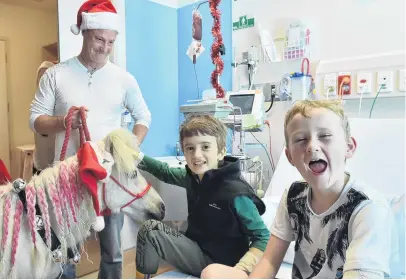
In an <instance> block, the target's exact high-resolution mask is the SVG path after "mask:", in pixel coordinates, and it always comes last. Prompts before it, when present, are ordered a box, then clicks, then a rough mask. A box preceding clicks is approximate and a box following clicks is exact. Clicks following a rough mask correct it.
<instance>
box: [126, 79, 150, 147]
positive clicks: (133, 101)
mask: <svg viewBox="0 0 406 280" xmlns="http://www.w3.org/2000/svg"><path fill="white" fill-rule="evenodd" d="M124 105H125V107H126V108H127V110H128V111H129V112H130V114H131V116H132V118H133V119H134V120H135V124H134V128H133V133H134V134H135V135H136V136H137V137H138V139H139V141H140V143H142V141H143V140H144V138H145V136H146V134H147V133H148V129H149V125H150V124H151V112H150V111H149V109H148V106H147V104H146V103H145V100H144V98H143V97H142V93H141V90H140V87H139V86H138V83H137V81H136V80H135V79H134V77H132V76H130V77H129V81H128V87H127V94H126V97H125V102H124Z"/></svg>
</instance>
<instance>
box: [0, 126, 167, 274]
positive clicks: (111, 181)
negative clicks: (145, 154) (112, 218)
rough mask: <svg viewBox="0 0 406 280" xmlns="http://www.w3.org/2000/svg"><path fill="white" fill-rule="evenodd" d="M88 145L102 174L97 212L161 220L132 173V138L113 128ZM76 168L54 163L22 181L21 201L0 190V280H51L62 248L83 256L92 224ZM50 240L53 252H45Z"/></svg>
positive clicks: (161, 211) (63, 257) (157, 201)
mask: <svg viewBox="0 0 406 280" xmlns="http://www.w3.org/2000/svg"><path fill="white" fill-rule="evenodd" d="M90 145H91V146H92V148H93V150H94V151H95V154H96V156H97V160H98V162H99V164H100V165H101V166H102V167H103V168H104V169H105V170H106V171H107V174H108V176H107V177H106V179H104V180H103V181H98V182H97V198H98V201H99V202H100V209H103V210H106V209H108V210H109V211H110V212H111V213H117V212H120V211H123V212H124V213H126V214H127V215H128V216H129V217H131V218H133V219H134V220H137V221H144V220H147V219H151V218H153V219H158V220H162V219H163V217H164V215H165V207H164V204H163V201H162V199H161V197H160V196H159V195H158V193H157V192H156V191H155V190H154V189H153V188H151V186H150V185H149V184H148V183H147V182H146V180H145V179H144V178H143V177H142V175H141V173H139V172H138V168H137V166H138V163H139V160H138V155H139V144H138V141H137V139H136V137H135V136H134V135H133V134H132V133H130V132H128V131H126V130H124V129H119V130H116V131H113V132H111V133H110V134H109V135H107V136H106V137H105V138H104V139H103V140H102V141H100V142H98V143H94V142H90ZM78 166H79V163H78V158H77V155H75V156H72V157H69V158H67V159H66V160H64V161H61V162H57V163H56V164H54V166H52V167H50V168H47V169H45V170H44V171H43V172H42V173H40V174H39V175H37V176H34V177H33V178H32V179H31V180H30V181H29V182H27V184H26V186H25V189H24V191H25V196H23V197H21V194H20V195H19V194H18V193H17V192H16V191H14V190H13V185H12V183H8V184H6V185H3V186H0V219H2V220H3V223H2V225H0V278H48V279H49V278H56V277H57V276H58V275H59V274H60V273H61V272H62V267H63V263H66V262H68V261H72V260H69V257H68V253H67V251H68V248H69V249H70V251H71V252H73V253H74V254H75V256H76V257H77V256H79V255H78V254H80V253H83V243H84V242H85V241H86V238H87V237H88V236H89V235H90V231H91V228H92V225H94V222H95V220H97V219H96V212H95V208H94V205H93V201H92V196H91V194H90V193H89V191H88V189H87V188H86V187H85V186H84V185H83V184H82V183H81V181H80V179H79V176H78ZM24 200H25V201H24ZM36 208H37V209H39V210H40V215H38V211H37V212H36ZM36 213H37V214H36ZM40 231H42V232H43V234H42V235H40V234H39V232H40ZM55 236H56V237H57V240H58V241H59V242H58V243H57V244H59V247H58V248H57V250H54V251H51V249H50V248H51V247H52V244H53V243H52V242H53V239H52V238H53V237H55ZM58 253H59V254H58ZM84 253H86V252H84ZM76 261H77V260H76Z"/></svg>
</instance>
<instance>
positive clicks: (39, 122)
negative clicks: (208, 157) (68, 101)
mask: <svg viewBox="0 0 406 280" xmlns="http://www.w3.org/2000/svg"><path fill="white" fill-rule="evenodd" d="M64 130H65V126H64V117H63V116H55V117H54V116H47V115H39V116H38V117H37V118H36V119H35V121H34V131H36V132H37V133H39V134H44V135H48V134H52V133H57V132H60V131H64Z"/></svg>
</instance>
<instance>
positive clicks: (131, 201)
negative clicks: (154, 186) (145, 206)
mask: <svg viewBox="0 0 406 280" xmlns="http://www.w3.org/2000/svg"><path fill="white" fill-rule="evenodd" d="M110 179H112V180H113V181H114V183H116V184H117V185H118V186H119V187H120V188H122V189H123V190H124V191H125V192H127V193H128V194H129V195H131V196H132V197H134V198H133V199H132V200H130V201H129V202H128V203H126V204H124V205H123V206H121V208H120V209H123V208H125V207H127V206H128V205H130V204H131V203H133V202H134V201H135V200H137V199H140V198H142V197H143V196H144V195H146V194H147V192H148V191H149V189H150V188H151V184H150V183H148V185H147V186H146V187H145V189H144V190H143V191H142V192H140V193H137V194H135V193H133V192H132V191H130V190H129V189H127V188H126V187H125V186H123V185H122V184H121V183H120V182H119V181H118V180H117V179H116V178H114V177H113V176H110ZM103 202H104V205H105V207H106V209H104V210H103V211H101V212H100V214H101V215H103V216H104V215H111V210H110V208H108V207H107V203H106V183H103Z"/></svg>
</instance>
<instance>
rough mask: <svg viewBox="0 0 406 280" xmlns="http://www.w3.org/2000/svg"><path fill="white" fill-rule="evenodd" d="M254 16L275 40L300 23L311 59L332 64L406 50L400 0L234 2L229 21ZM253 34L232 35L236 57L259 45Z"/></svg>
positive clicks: (247, 32) (235, 33) (239, 32)
mask: <svg viewBox="0 0 406 280" xmlns="http://www.w3.org/2000/svg"><path fill="white" fill-rule="evenodd" d="M242 15H248V16H249V17H251V16H254V17H255V20H256V21H257V22H258V21H260V22H261V23H262V26H263V27H264V28H270V27H271V25H273V26H275V29H276V30H274V32H275V33H274V34H273V35H275V36H277V37H278V36H280V35H281V34H283V32H282V30H281V28H283V27H285V26H287V24H288V22H289V21H290V20H291V19H301V20H302V21H303V22H304V23H305V24H307V25H308V26H309V28H310V29H311V32H312V36H311V43H312V59H315V60H320V59H332V58H338V57H347V56H358V55H366V54H375V53H382V52H391V51H393V50H403V49H405V1H404V0H391V1H386V0H341V1H324V0H312V1H301V0H289V1H286V0H272V1H270V0H237V1H233V20H234V21H235V20H236V19H238V17H239V16H242ZM250 30H253V29H243V30H238V31H234V32H233V44H234V45H235V46H236V48H237V53H239V52H241V51H243V50H245V49H247V48H248V47H250V46H251V45H252V44H258V43H259V39H258V36H257V34H255V33H253V32H251V31H250Z"/></svg>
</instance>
